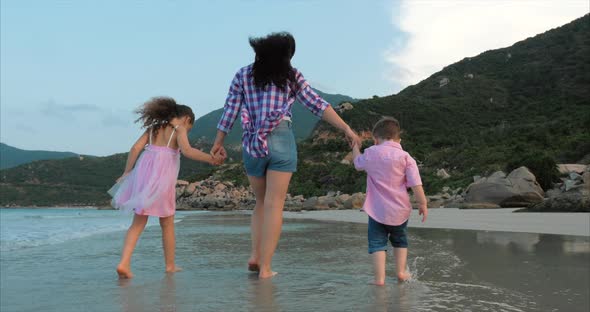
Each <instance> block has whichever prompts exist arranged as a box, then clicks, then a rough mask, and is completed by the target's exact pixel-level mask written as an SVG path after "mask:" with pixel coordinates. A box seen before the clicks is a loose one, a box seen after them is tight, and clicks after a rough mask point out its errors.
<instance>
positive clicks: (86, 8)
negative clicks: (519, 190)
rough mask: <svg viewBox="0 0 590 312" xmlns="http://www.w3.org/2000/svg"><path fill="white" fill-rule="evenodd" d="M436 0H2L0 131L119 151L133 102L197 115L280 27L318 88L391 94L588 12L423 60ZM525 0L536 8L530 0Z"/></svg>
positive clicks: (9, 138) (131, 131) (65, 147)
mask: <svg viewBox="0 0 590 312" xmlns="http://www.w3.org/2000/svg"><path fill="white" fill-rule="evenodd" d="M442 2H445V1H442ZM447 2H448V1H447ZM451 2H452V1H451ZM500 2H501V1H500ZM541 2H542V1H541ZM416 3H418V4H422V7H420V6H418V7H416V6H415V4H416ZM432 3H433V2H429V1H414V2H409V1H385V0H383V1H381V0H371V1H360V0H359V1H352V0H351V1H346V0H339V1H337V0H307V1H306V0H291V1H288V0H258V1H256V0H250V1H248V0H240V1H238V0H224V1H213V0H211V1H196V0H195V1H82V0H79V1H75V0H71V1H53V0H46V1H27V0H2V1H1V2H0V40H1V44H0V105H1V107H0V123H1V124H0V130H1V132H0V141H2V142H3V143H7V144H9V145H13V146H16V147H19V148H24V149H46V150H60V151H73V152H78V153H82V154H93V155H109V154H112V153H117V152H123V151H125V150H127V149H128V148H129V147H130V145H131V144H132V143H133V142H134V140H135V139H136V138H137V136H139V135H140V133H141V131H140V130H139V129H138V127H137V125H136V124H133V120H134V115H133V114H132V111H133V109H135V108H136V107H137V106H138V105H140V104H141V103H143V102H144V101H145V100H147V99H149V98H150V97H152V96H156V95H168V96H172V97H174V98H175V99H177V101H179V102H180V103H183V104H187V105H189V106H191V107H192V108H193V110H194V111H195V114H196V115H197V116H201V115H203V114H206V113H207V112H209V111H211V110H213V109H216V108H219V107H221V106H222V105H223V101H224V99H225V96H226V92H227V88H228V85H229V82H230V80H231V78H232V77H233V75H234V73H235V71H236V70H237V69H238V68H239V67H241V66H244V65H246V64H248V63H250V62H251V60H252V58H253V53H252V51H251V48H250V47H249V45H248V37H249V36H257V35H264V34H267V33H269V32H272V31H281V30H286V31H290V32H291V33H292V34H293V35H294V36H295V38H296V41H297V53H296V55H295V58H294V59H293V64H294V66H296V67H298V68H299V69H300V70H301V71H302V72H303V73H304V75H305V76H306V78H307V79H308V80H309V81H310V82H311V83H312V85H313V86H314V87H316V88H318V89H320V90H323V91H325V92H329V93H342V94H347V95H350V96H353V97H358V98H365V97H370V96H372V95H375V94H376V95H388V94H393V93H396V92H397V91H399V90H400V88H402V87H405V86H407V85H409V84H412V83H415V82H418V81H419V80H421V79H424V78H427V76H428V75H430V74H432V73H433V72H435V71H437V70H440V69H441V68H442V67H443V66H444V65H447V64H448V63H451V62H452V61H456V60H459V59H461V58H463V57H465V56H469V55H476V54H478V53H480V52H483V51H484V50H485V49H490V48H498V47H500V46H502V45H510V44H512V43H514V42H516V41H517V40H519V39H523V38H526V36H525V35H527V36H530V35H534V34H536V33H538V32H541V31H543V30H547V29H549V28H551V27H556V26H559V25H561V24H563V23H565V22H568V21H570V20H572V19H573V18H576V17H579V16H582V15H583V14H584V13H585V12H583V11H579V9H580V8H583V7H584V6H585V3H586V2H585V1H572V2H571V3H572V5H571V6H570V7H571V8H570V10H569V11H566V10H565V9H563V7H564V5H563V3H562V4H561V5H559V4H558V5H554V6H553V7H552V6H551V5H550V4H547V11H548V12H551V16H553V17H552V18H550V19H549V21H544V20H543V21H541V20H539V21H536V20H535V21H534V22H535V23H536V24H535V26H536V27H537V28H531V27H528V26H526V27H525V26H524V25H523V26H522V27H523V29H524V30H523V31H522V32H518V31H515V30H514V25H510V27H511V29H512V33H514V36H515V38H510V39H508V41H502V40H499V41H491V40H487V41H484V40H482V39H479V40H482V42H483V44H475V43H469V42H464V46H465V47H472V46H476V48H475V49H474V50H469V49H462V48H461V45H459V47H457V46H456V45H453V49H452V51H451V52H448V51H447V52H445V51H441V53H438V54H436V55H442V56H444V57H439V58H438V59H436V58H432V59H436V62H435V63H429V64H422V63H421V62H424V59H425V58H428V59H431V57H429V56H428V55H423V54H420V53H421V52H420V51H422V50H425V49H426V48H428V49H434V51H433V53H436V52H437V49H438V48H440V47H439V46H435V47H434V48H432V47H428V44H431V42H432V41H433V40H428V38H429V36H432V33H431V32H428V31H424V30H423V29H422V28H421V27H420V26H419V25H422V24H425V23H429V22H430V21H432V20H433V18H432V17H431V16H428V15H424V12H427V11H428V10H431V7H432ZM435 3H441V2H440V1H439V2H435ZM464 3H466V2H464ZM524 3H525V4H526V3H529V4H526V5H523V6H524V8H523V10H522V14H528V13H526V12H527V11H530V8H529V7H527V6H530V3H533V2H531V1H529V2H524ZM547 3H550V2H547ZM565 7H568V6H567V5H565ZM461 9H463V6H461ZM500 9H502V8H500ZM441 10H442V11H444V9H441ZM556 10H562V11H564V12H563V14H556V13H555V11H556ZM456 11H459V9H458V8H455V11H453V12H456ZM472 11H474V12H479V13H483V12H485V11H486V8H482V7H474V8H472ZM511 11H514V9H511ZM437 12H440V11H439V10H437ZM586 12H587V11H586ZM537 13H538V12H537ZM437 14H438V13H437ZM438 15H441V14H438ZM556 15H557V16H559V17H560V18H559V19H558V18H555V17H554V16H556ZM441 16H443V17H444V16H445V15H444V14H442V15H441ZM516 18H519V19H520V20H521V22H520V23H519V24H518V25H520V24H526V20H525V21H522V16H515V19H516ZM564 21H565V22H564ZM439 22H440V23H444V22H445V20H444V19H442V20H441V21H439ZM416 25H418V26H416ZM442 25H448V23H447V24H442ZM459 26H460V25H459ZM471 26H472V28H473V27H475V28H476V29H477V27H478V26H480V27H481V28H482V29H484V27H489V25H487V24H482V25H478V24H477V22H475V25H471ZM527 27H528V28H527ZM516 28H518V27H516ZM525 28H526V29H525ZM461 31H464V30H462V28H461V27H457V28H456V29H454V28H453V33H451V34H447V35H457V34H456V32H459V35H461V33H460V32H461ZM478 37H481V36H478ZM440 39H441V40H442V39H444V38H440ZM488 39H489V38H488ZM488 41H489V42H490V43H489V44H488V45H486V42H488ZM489 45H492V46H489ZM417 51H418V52H417ZM447 54H448V55H447ZM415 56H420V58H418V57H415ZM410 67H411V68H410ZM413 69H420V70H419V71H418V70H413ZM400 77H402V78H403V79H402V78H400Z"/></svg>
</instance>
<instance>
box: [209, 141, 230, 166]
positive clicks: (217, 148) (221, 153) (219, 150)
mask: <svg viewBox="0 0 590 312" xmlns="http://www.w3.org/2000/svg"><path fill="white" fill-rule="evenodd" d="M210 154H211V156H213V157H214V158H221V159H222V163H223V160H225V159H226V158H227V152H226V151H225V148H224V147H223V144H221V143H217V142H215V143H214V144H213V147H212V148H211V152H210Z"/></svg>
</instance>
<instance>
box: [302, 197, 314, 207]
mask: <svg viewBox="0 0 590 312" xmlns="http://www.w3.org/2000/svg"><path fill="white" fill-rule="evenodd" d="M317 203H318V198H317V197H316V196H313V197H310V198H308V199H307V200H306V201H304V202H303V209H305V210H315V209H316V208H315V207H316V206H317Z"/></svg>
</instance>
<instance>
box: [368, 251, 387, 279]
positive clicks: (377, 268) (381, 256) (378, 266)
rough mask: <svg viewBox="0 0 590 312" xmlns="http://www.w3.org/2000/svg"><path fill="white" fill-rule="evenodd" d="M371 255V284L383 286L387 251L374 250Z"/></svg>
mask: <svg viewBox="0 0 590 312" xmlns="http://www.w3.org/2000/svg"><path fill="white" fill-rule="evenodd" d="M371 256H372V257H373V272H374V275H375V279H374V281H373V284H375V285H377V286H383V285H385V259H386V258H387V252H385V251H384V250H382V251H375V252H374V253H373V254H372V255H371Z"/></svg>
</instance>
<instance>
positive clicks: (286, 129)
mask: <svg viewBox="0 0 590 312" xmlns="http://www.w3.org/2000/svg"><path fill="white" fill-rule="evenodd" d="M267 144H268V155H266V157H260V158H256V157H252V156H251V155H250V154H248V153H246V150H245V149H242V157H243V160H244V167H245V168H246V174H248V175H249V176H254V177H264V176H266V171H267V170H275V171H282V172H295V171H297V144H296V143H295V136H294V135H293V129H292V125H291V121H288V120H283V121H281V123H280V124H279V125H278V126H277V127H276V128H275V129H274V130H273V131H272V132H271V133H270V134H269V135H268V136H267Z"/></svg>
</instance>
